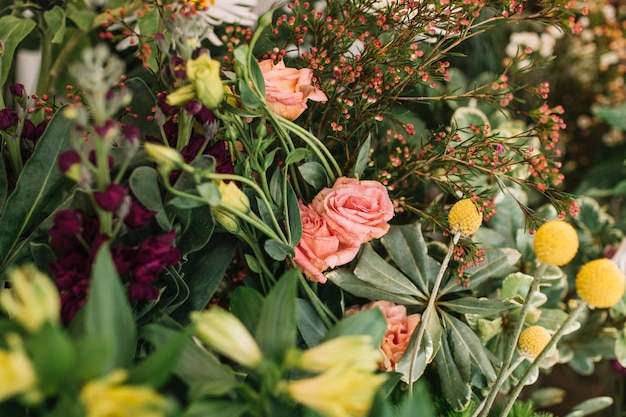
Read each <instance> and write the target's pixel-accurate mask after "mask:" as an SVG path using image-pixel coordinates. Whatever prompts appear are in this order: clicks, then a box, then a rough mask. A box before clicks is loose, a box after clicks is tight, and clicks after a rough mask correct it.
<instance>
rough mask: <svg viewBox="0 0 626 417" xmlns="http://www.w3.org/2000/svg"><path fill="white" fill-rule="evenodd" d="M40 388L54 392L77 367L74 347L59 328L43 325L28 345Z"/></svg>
mask: <svg viewBox="0 0 626 417" xmlns="http://www.w3.org/2000/svg"><path fill="white" fill-rule="evenodd" d="M28 348H29V352H30V354H31V356H32V358H33V364H34V366H35V369H36V370H37V379H38V382H39V384H40V387H43V388H44V389H45V390H50V391H54V389H55V388H56V386H57V384H60V383H63V381H64V380H66V378H68V376H69V375H70V374H71V372H72V370H73V369H74V368H75V366H76V365H77V362H76V352H75V349H74V345H73V344H72V342H71V340H70V339H69V336H68V334H67V333H65V332H63V331H62V330H61V329H60V328H59V327H56V326H52V325H49V324H47V325H45V326H43V327H42V328H41V330H40V331H39V332H38V333H36V334H35V335H34V336H33V338H32V339H31V340H29V343H28Z"/></svg>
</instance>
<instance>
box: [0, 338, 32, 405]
mask: <svg viewBox="0 0 626 417" xmlns="http://www.w3.org/2000/svg"><path fill="white" fill-rule="evenodd" d="M6 338H7V344H8V345H9V350H3V349H0V402H2V401H4V400H5V399H7V398H11V397H14V396H16V395H21V394H25V393H27V392H29V391H31V390H34V388H35V387H36V385H37V375H36V373H35V368H34V367H33V364H32V362H31V360H30V358H29V357H28V356H27V355H26V352H24V349H23V347H22V341H21V340H20V338H19V336H18V335H17V334H15V333H11V334H8V335H7V337H6Z"/></svg>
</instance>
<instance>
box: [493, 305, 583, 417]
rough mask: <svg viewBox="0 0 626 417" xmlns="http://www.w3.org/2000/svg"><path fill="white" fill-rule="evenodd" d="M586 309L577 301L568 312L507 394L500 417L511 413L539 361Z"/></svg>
mask: <svg viewBox="0 0 626 417" xmlns="http://www.w3.org/2000/svg"><path fill="white" fill-rule="evenodd" d="M586 308H587V302H586V301H583V300H579V304H578V306H577V307H576V308H575V309H574V310H572V311H571V312H570V314H569V316H568V317H567V319H566V320H565V322H564V323H563V324H562V325H561V327H559V330H558V331H557V332H556V333H555V334H554V335H553V336H552V338H551V339H550V342H548V344H547V345H546V347H545V348H543V350H542V351H541V353H540V354H539V356H537V357H536V358H535V360H534V361H533V363H532V364H531V365H530V366H529V367H528V369H527V370H526V372H524V375H522V377H521V378H520V380H519V382H518V383H517V385H516V386H515V387H514V388H513V390H512V391H511V393H510V394H509V398H508V400H507V402H506V404H505V405H504V409H503V410H502V412H501V413H500V417H506V416H507V415H508V414H509V411H511V409H512V408H513V404H515V401H516V400H517V397H519V395H520V393H521V392H522V390H523V389H524V386H525V385H524V382H525V381H526V380H527V379H528V377H529V376H530V375H531V374H532V373H533V372H535V370H536V369H537V368H538V367H539V363H541V361H542V360H543V359H545V358H546V356H548V354H549V353H550V351H551V350H552V349H553V348H554V347H555V346H556V345H557V343H559V341H560V340H561V338H562V337H563V336H564V335H565V332H566V331H567V329H568V328H569V327H570V326H571V324H572V323H574V321H575V320H576V319H577V318H578V316H580V314H581V313H582V312H583V311H584V310H585V309H586Z"/></svg>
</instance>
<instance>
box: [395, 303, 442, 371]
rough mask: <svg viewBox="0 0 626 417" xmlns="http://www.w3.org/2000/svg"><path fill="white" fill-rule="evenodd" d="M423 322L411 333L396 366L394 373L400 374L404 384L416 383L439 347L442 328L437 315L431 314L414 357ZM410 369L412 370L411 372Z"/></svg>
mask: <svg viewBox="0 0 626 417" xmlns="http://www.w3.org/2000/svg"><path fill="white" fill-rule="evenodd" d="M423 325H424V321H420V323H419V325H418V328H416V329H415V330H414V331H413V334H412V335H411V338H410V339H409V343H408V345H407V348H406V350H405V352H404V355H403V356H402V358H400V360H399V361H398V363H397V364H396V371H397V372H400V373H401V374H402V380H403V381H404V382H406V383H411V382H415V381H417V380H418V379H419V378H420V377H421V376H422V375H423V374H424V371H425V370H426V365H427V364H429V363H431V362H432V360H433V359H434V358H435V356H436V355H437V352H438V351H439V349H440V347H441V339H442V337H441V335H442V330H443V329H442V327H441V322H440V321H439V316H438V315H437V314H431V316H430V320H429V323H428V325H427V327H426V329H425V330H424V338H423V340H422V343H421V344H420V349H419V352H418V353H417V356H416V355H415V348H416V344H417V335H418V331H417V330H418V329H419V326H423ZM411 368H413V369H412V370H411Z"/></svg>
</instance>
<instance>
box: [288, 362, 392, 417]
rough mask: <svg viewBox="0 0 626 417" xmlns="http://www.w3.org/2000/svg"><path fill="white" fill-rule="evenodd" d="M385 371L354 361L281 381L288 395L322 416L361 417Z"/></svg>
mask: <svg viewBox="0 0 626 417" xmlns="http://www.w3.org/2000/svg"><path fill="white" fill-rule="evenodd" d="M386 379H387V376H386V375H385V374H376V373H374V372H368V371H364V370H362V369H360V367H359V366H357V365H355V364H354V363H352V364H350V363H348V364H345V365H344V366H337V367H334V368H331V369H330V370H328V371H326V372H324V373H322V374H320V375H318V376H315V377H313V378H307V379H300V380H296V381H289V382H285V383H284V384H283V386H282V387H281V388H282V389H283V390H284V391H285V392H286V393H287V394H288V395H289V396H290V397H291V398H293V399H294V400H296V401H297V402H299V403H301V404H304V405H305V406H307V407H309V408H311V409H313V410H315V411H317V412H319V413H320V414H321V415H323V416H326V417H362V416H366V415H367V414H368V413H369V411H370V408H371V407H372V401H373V399H374V394H375V393H376V390H377V389H378V388H379V387H380V386H381V385H382V384H383V383H384V382H385V380H386Z"/></svg>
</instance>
